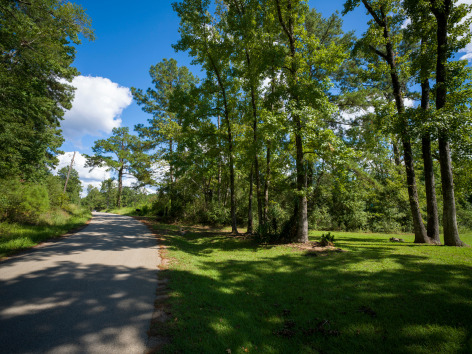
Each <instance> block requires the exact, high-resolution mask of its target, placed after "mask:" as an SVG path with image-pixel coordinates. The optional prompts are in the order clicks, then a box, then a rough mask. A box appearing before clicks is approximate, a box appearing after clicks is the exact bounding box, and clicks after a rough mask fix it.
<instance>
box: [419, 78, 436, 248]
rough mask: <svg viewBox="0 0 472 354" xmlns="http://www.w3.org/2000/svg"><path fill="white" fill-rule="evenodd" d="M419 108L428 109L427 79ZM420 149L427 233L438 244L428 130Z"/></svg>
mask: <svg viewBox="0 0 472 354" xmlns="http://www.w3.org/2000/svg"><path fill="white" fill-rule="evenodd" d="M421 108H422V109H423V110H424V111H425V112H426V111H428V110H429V80H428V79H425V80H424V81H423V82H422V83H421ZM421 150H422V154H423V167H424V178H425V188H426V204H427V211H428V221H427V227H426V229H427V234H428V236H429V238H431V240H432V241H433V242H434V243H437V244H440V243H441V240H440V239H439V216H438V203H437V200H436V187H435V181H434V169H433V156H432V154H431V136H430V134H429V132H427V133H425V134H423V137H422V139H421Z"/></svg>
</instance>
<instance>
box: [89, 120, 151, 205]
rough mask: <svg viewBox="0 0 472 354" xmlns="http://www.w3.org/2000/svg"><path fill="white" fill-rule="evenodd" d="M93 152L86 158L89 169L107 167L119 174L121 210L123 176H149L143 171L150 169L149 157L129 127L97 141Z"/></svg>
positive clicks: (115, 129) (114, 131)
mask: <svg viewBox="0 0 472 354" xmlns="http://www.w3.org/2000/svg"><path fill="white" fill-rule="evenodd" d="M92 151H93V153H94V155H93V156H86V157H87V163H86V166H87V167H91V168H92V169H93V168H95V167H102V166H106V167H108V169H109V170H113V171H114V172H116V173H117V174H118V193H117V200H116V206H117V207H118V208H120V207H121V193H122V190H123V176H126V175H131V176H134V177H139V176H140V175H147V174H146V173H145V172H143V170H144V169H148V168H150V166H149V158H148V155H146V154H145V153H144V151H143V149H142V144H141V143H140V141H139V138H138V137H137V136H135V135H132V134H130V133H129V128H128V127H122V128H113V132H112V136H110V137H109V138H108V139H100V140H97V141H95V144H94V146H93V147H92ZM110 155H112V156H110ZM113 155H114V156H113Z"/></svg>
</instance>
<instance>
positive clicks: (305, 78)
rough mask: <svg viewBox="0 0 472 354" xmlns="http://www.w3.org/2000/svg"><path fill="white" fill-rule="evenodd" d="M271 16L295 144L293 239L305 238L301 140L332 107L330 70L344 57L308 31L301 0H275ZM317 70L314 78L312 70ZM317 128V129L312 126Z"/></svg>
mask: <svg viewBox="0 0 472 354" xmlns="http://www.w3.org/2000/svg"><path fill="white" fill-rule="evenodd" d="M271 6H272V9H273V12H272V14H273V17H274V18H275V19H277V20H278V24H279V27H280V30H281V33H282V35H281V36H280V40H281V42H282V43H283V48H284V49H285V51H284V54H283V56H284V63H283V65H282V68H281V69H282V73H283V74H284V77H285V80H286V84H287V98H288V100H289V104H288V106H287V108H288V111H289V112H290V114H289V119H290V121H291V123H290V124H291V132H292V134H293V138H294V145H295V162H296V163H295V165H296V166H295V167H296V186H297V193H296V194H297V199H298V201H297V205H296V208H295V211H296V217H295V223H296V236H295V235H294V236H293V241H298V242H307V241H308V205H307V170H306V166H307V165H306V153H307V152H306V151H304V140H306V139H307V138H309V136H310V134H312V132H313V131H312V129H310V128H314V127H315V126H316V125H319V124H320V122H321V120H319V119H317V118H319V117H320V116H323V115H326V116H328V115H329V114H330V113H332V111H333V109H334V107H333V106H332V105H331V104H330V102H329V100H328V96H327V92H328V90H329V87H330V86H331V82H330V79H329V73H331V72H332V71H333V70H335V69H336V68H337V67H338V66H339V65H340V64H341V62H342V61H343V60H344V58H345V52H343V48H342V47H340V46H337V45H336V44H335V43H332V44H331V45H328V46H324V45H323V44H322V43H321V42H322V40H321V38H319V37H318V36H317V34H316V33H308V32H307V27H306V26H305V18H306V15H307V12H308V7H307V5H306V3H305V2H304V1H299V0H275V1H274V2H273V3H272V5H271ZM314 71H315V72H316V73H317V74H318V75H316V79H312V73H313V72H314ZM307 107H310V108H311V109H308V111H307V109H306V108H307ZM315 130H316V129H315Z"/></svg>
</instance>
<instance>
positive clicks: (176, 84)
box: [131, 59, 198, 212]
mask: <svg viewBox="0 0 472 354" xmlns="http://www.w3.org/2000/svg"><path fill="white" fill-rule="evenodd" d="M149 74H150V76H151V78H152V83H153V84H154V87H153V88H148V89H147V90H146V92H144V91H143V90H142V89H137V88H134V87H132V88H131V91H132V93H133V96H134V99H135V100H136V102H137V103H138V104H139V105H141V106H142V107H143V110H144V111H145V112H147V113H150V114H152V115H153V118H151V119H149V124H150V125H149V126H144V125H138V126H137V130H138V131H139V133H140V135H141V136H142V137H143V138H146V139H147V142H148V148H152V149H155V151H156V153H155V156H154V159H161V158H162V159H164V160H165V161H166V162H167V163H168V165H169V176H168V191H169V195H170V198H171V200H173V199H175V191H174V188H173V186H174V182H175V159H176V156H175V151H176V150H178V142H179V134H180V131H181V128H182V116H181V115H177V114H176V113H175V109H173V108H172V107H171V104H172V103H171V102H172V100H174V101H175V97H173V96H174V95H175V94H177V93H178V91H179V92H180V93H181V94H182V93H188V92H189V91H190V90H191V89H192V88H193V87H194V86H195V85H196V84H197V83H198V79H197V78H195V77H194V76H193V75H192V73H191V72H190V71H189V70H188V68H187V67H185V66H182V67H179V66H178V65H177V61H176V60H175V59H163V60H162V61H161V62H159V63H157V64H156V65H153V66H151V69H150V70H149ZM171 205H172V204H171ZM171 208H172V207H171ZM171 212H172V211H171Z"/></svg>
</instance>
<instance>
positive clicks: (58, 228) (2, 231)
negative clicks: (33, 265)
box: [0, 171, 91, 258]
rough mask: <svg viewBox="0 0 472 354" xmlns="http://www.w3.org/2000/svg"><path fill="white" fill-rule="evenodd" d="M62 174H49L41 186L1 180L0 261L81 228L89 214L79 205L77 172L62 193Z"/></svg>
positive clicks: (64, 176)
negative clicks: (2, 258)
mask: <svg viewBox="0 0 472 354" xmlns="http://www.w3.org/2000/svg"><path fill="white" fill-rule="evenodd" d="M64 172H65V171H62V172H61V171H59V174H58V175H57V176H53V175H48V176H47V177H46V178H45V179H44V184H38V183H35V182H27V181H21V180H18V179H11V180H0V190H2V191H3V193H2V195H1V196H0V258H1V257H4V256H8V255H12V254H14V253H16V252H18V251H21V250H24V249H27V248H30V247H33V246H35V245H37V244H38V243H40V242H42V241H44V240H47V239H50V238H53V237H57V236H60V235H62V234H64V233H66V232H68V231H70V230H73V229H76V228H78V227H80V226H83V225H84V224H85V223H86V222H87V221H88V220H89V219H90V218H91V213H90V211H89V210H88V209H87V208H84V207H81V206H79V205H78V203H80V192H81V187H80V181H79V179H78V176H77V175H76V174H77V172H75V171H73V172H72V173H71V174H70V178H69V183H68V185H67V189H66V192H65V193H64V191H63V186H64V179H65V178H66V174H65V173H64Z"/></svg>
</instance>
